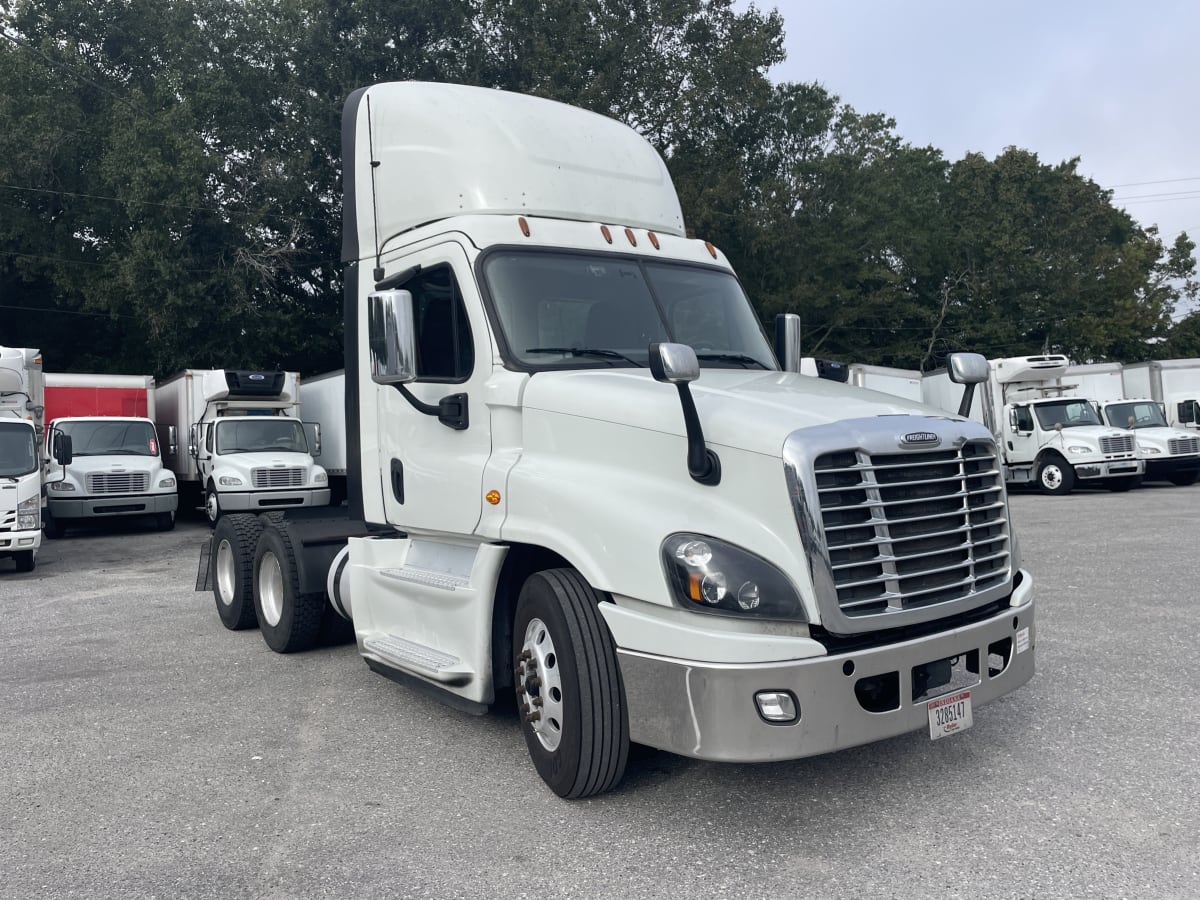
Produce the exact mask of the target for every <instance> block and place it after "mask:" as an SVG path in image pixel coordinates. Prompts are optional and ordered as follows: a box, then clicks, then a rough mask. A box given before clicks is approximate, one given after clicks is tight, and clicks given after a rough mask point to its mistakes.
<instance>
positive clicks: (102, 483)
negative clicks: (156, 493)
mask: <svg viewBox="0 0 1200 900" xmlns="http://www.w3.org/2000/svg"><path fill="white" fill-rule="evenodd" d="M85 484H86V486H87V491H88V493H89V494H133V493H137V492H139V491H144V490H146V488H147V487H149V485H150V473H149V472H89V473H88V475H87V478H86V479H85Z"/></svg>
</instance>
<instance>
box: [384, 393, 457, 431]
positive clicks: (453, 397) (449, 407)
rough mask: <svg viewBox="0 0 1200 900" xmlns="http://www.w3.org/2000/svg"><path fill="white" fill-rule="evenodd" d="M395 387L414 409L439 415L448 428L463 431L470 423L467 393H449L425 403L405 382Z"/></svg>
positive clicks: (429, 414)
mask: <svg viewBox="0 0 1200 900" xmlns="http://www.w3.org/2000/svg"><path fill="white" fill-rule="evenodd" d="M395 387H396V390H398V391H399V392H400V395H401V396H402V397H404V399H405V400H407V401H408V402H409V404H410V405H411V406H412V408H413V409H415V410H416V411H417V412H419V413H424V414H425V415H427V416H437V419H438V421H439V422H441V423H442V424H443V425H445V426H446V427H447V428H453V429H454V430H455V431H463V430H465V429H466V428H467V426H468V425H470V417H469V415H468V412H467V395H466V394H448V395H446V396H445V397H443V398H442V399H441V400H439V401H438V402H437V404H436V405H434V404H432V403H425V402H423V401H422V400H420V399H419V398H417V396H416V395H414V394H413V392H412V391H410V390H409V389H408V387H407V386H405V385H403V384H397V385H396V386H395Z"/></svg>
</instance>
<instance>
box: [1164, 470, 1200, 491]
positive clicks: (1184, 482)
mask: <svg viewBox="0 0 1200 900" xmlns="http://www.w3.org/2000/svg"><path fill="white" fill-rule="evenodd" d="M1198 477H1200V469H1193V470H1192V471H1191V472H1175V473H1173V474H1172V475H1171V484H1177V485H1179V486H1180V487H1187V486H1188V485H1189V484H1195V483H1196V479H1197V478H1198Z"/></svg>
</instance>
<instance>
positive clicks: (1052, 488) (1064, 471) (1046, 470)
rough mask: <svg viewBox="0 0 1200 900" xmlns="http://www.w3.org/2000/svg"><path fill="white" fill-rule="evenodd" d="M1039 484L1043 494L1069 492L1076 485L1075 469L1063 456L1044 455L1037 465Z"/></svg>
mask: <svg viewBox="0 0 1200 900" xmlns="http://www.w3.org/2000/svg"><path fill="white" fill-rule="evenodd" d="M1037 486H1038V490H1039V491H1041V492H1042V493H1043V494H1069V493H1071V490H1072V489H1073V488H1074V487H1075V470H1074V469H1073V468H1071V464H1070V463H1069V462H1067V461H1066V460H1065V459H1063V458H1062V457H1061V456H1058V455H1056V454H1051V455H1050V456H1046V457H1043V458H1042V459H1041V460H1040V461H1039V462H1038V466H1037Z"/></svg>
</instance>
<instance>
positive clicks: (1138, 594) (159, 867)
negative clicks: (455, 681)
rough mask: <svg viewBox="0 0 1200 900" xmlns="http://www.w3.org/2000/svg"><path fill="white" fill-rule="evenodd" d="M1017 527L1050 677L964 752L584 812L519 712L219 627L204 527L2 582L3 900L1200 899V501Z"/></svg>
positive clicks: (1044, 510)
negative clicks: (428, 690)
mask: <svg viewBox="0 0 1200 900" xmlns="http://www.w3.org/2000/svg"><path fill="white" fill-rule="evenodd" d="M1011 505H1012V510H1013V518H1014V522H1015V525H1016V529H1017V532H1018V535H1019V537H1020V541H1021V548H1022V551H1023V555H1024V562H1025V566H1026V568H1028V569H1029V570H1030V571H1031V572H1032V573H1033V576H1034V579H1035V585H1036V597H1037V600H1038V603H1039V609H1038V641H1037V647H1036V652H1037V665H1038V672H1037V674H1036V675H1035V676H1034V679H1033V681H1032V682H1030V683H1029V684H1028V685H1026V686H1025V687H1023V688H1021V689H1020V690H1018V691H1017V692H1015V693H1014V694H1012V695H1010V696H1008V697H1006V698H1004V699H1002V700H1000V701H998V702H996V703H994V704H991V705H988V706H985V707H981V708H978V709H976V711H975V723H974V727H973V728H971V729H970V730H969V731H966V732H964V733H963V734H961V735H958V736H955V737H953V738H950V739H946V740H941V741H938V742H936V743H933V742H930V740H929V739H928V736H927V735H925V734H922V733H918V734H911V735H907V736H904V737H900V738H896V739H893V740H889V741H886V742H883V743H879V744H874V745H870V746H867V747H862V748H858V749H854V750H848V751H844V752H841V753H838V754H833V755H829V756H824V757H818V758H814V759H807V760H798V761H792V762H786V763H774V764H769V765H759V766H750V765H721V764H711V763H702V762H696V761H693V760H688V759H683V758H680V757H675V756H671V755H668V754H664V753H660V752H657V751H652V750H647V749H641V748H635V752H634V754H633V757H632V759H631V762H630V765H629V769H628V772H627V774H626V777H625V780H624V782H623V783H622V785H621V787H620V788H619V789H618V790H617V791H615V792H613V793H611V794H607V795H604V796H601V797H598V798H595V799H592V800H587V801H582V802H574V803H571V802H567V801H563V800H560V799H558V798H557V797H555V796H554V795H553V794H551V793H550V792H549V790H547V789H546V788H545V787H544V786H543V785H542V783H541V781H540V779H539V778H538V777H537V775H536V773H535V772H534V770H533V767H532V766H531V765H530V764H529V762H528V758H527V754H526V750H525V746H524V742H523V740H522V738H521V735H520V732H519V730H518V726H517V723H516V720H515V719H514V718H511V717H509V716H507V715H500V714H493V715H489V716H485V717H482V718H474V717H471V716H468V715H465V714H463V713H460V712H456V711H454V710H452V709H449V708H447V707H444V706H441V705H440V704H438V703H436V702H434V701H432V700H429V699H426V698H425V697H422V696H419V695H417V694H415V693H413V692H412V691H411V690H409V689H407V688H405V687H402V686H400V685H397V684H394V683H392V682H390V681H388V680H386V679H383V678H380V677H379V676H378V675H375V674H373V673H372V672H371V671H369V670H368V669H367V667H366V665H364V664H363V662H362V661H361V659H360V658H359V656H358V655H357V652H356V650H355V648H354V646H353V645H349V644H342V645H335V646H326V647H323V648H321V649H318V650H316V651H313V652H309V653H305V654H299V655H294V656H280V655H277V654H274V653H272V652H270V651H269V650H268V649H267V647H266V646H265V644H264V643H263V641H262V639H261V637H260V636H259V634H258V633H257V632H256V631H249V632H240V633H232V632H229V631H226V630H225V629H224V628H222V627H221V624H220V622H219V620H218V619H217V616H216V612H215V610H214V608H213V600H212V596H211V594H207V593H196V592H194V591H193V584H194V580H195V573H196V562H197V558H198V548H199V545H200V543H201V541H202V540H203V539H204V538H205V537H206V536H207V533H208V529H207V527H206V526H204V525H202V524H201V523H199V522H181V523H180V524H179V526H178V527H177V528H176V530H175V531H173V532H169V533H165V534H159V533H155V532H153V531H150V530H146V531H142V530H138V529H129V528H127V529H121V530H119V531H106V532H97V533H92V534H84V533H80V534H77V535H73V536H70V537H68V538H67V539H65V540H62V541H55V542H52V543H50V544H48V545H47V546H46V547H45V548H44V550H43V553H42V556H41V557H40V559H39V564H38V568H37V570H36V571H35V572H33V573H31V574H28V575H20V574H16V573H15V572H14V571H13V568H12V563H11V562H9V561H0V608H2V609H3V627H2V629H0V691H2V697H3V699H2V701H0V711H2V715H3V727H2V728H0V754H2V756H3V763H2V764H0V873H2V874H0V897H4V898H30V897H164V898H174V897H220V898H229V897H255V898H287V897H436V898H442V897H446V898H452V897H572V898H578V897H626V898H627V897H704V898H710V897H738V898H742V897H808V896H813V897H905V898H909V897H958V896H962V897H979V896H986V897H990V898H1000V897H1083V896H1096V897H1154V898H1161V897H1194V896H1197V895H1200V858H1198V856H1197V847H1198V845H1200V839H1198V834H1200V741H1198V740H1197V734H1198V731H1200V729H1198V725H1200V714H1198V713H1197V704H1196V702H1195V701H1194V697H1193V694H1192V690H1191V688H1192V685H1194V684H1197V683H1198V682H1200V649H1198V645H1197V640H1196V635H1197V632H1198V631H1200V603H1198V602H1197V601H1198V597H1197V594H1198V592H1200V584H1198V578H1200V562H1198V560H1197V548H1198V547H1200V485H1198V486H1194V487H1189V488H1174V487H1170V486H1163V487H1158V486H1149V487H1144V488H1142V489H1139V490H1137V491H1133V492H1131V493H1128V494H1110V493H1107V492H1077V493H1075V494H1072V495H1070V496H1067V497H1061V498H1059V497H1043V496H1039V495H1034V494H1016V495H1014V496H1013V497H1012V499H1011Z"/></svg>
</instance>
